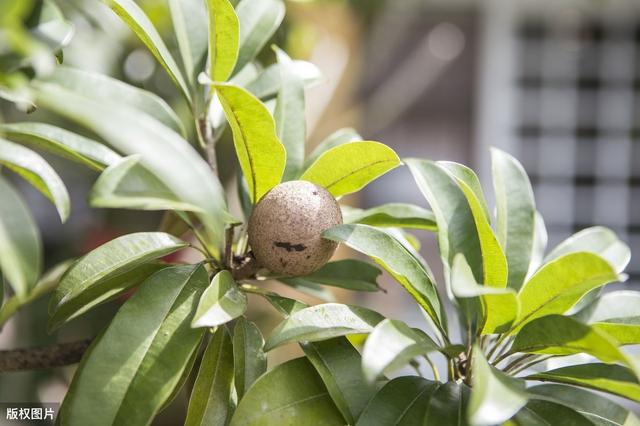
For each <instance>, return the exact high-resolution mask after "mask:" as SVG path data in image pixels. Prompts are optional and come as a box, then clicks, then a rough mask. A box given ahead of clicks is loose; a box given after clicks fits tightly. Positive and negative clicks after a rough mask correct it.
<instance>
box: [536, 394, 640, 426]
mask: <svg viewBox="0 0 640 426" xmlns="http://www.w3.org/2000/svg"><path fill="white" fill-rule="evenodd" d="M527 392H528V393H529V395H530V397H531V398H534V399H542V400H545V401H551V402H556V403H558V404H562V405H564V406H566V407H569V408H571V409H574V410H576V411H577V412H579V413H580V414H582V415H583V416H585V417H586V418H588V419H589V420H591V421H592V422H593V423H594V424H595V425H597V426H638V425H640V419H639V418H638V417H637V416H636V415H635V414H634V413H633V412H631V411H629V410H628V409H626V408H624V407H623V406H621V405H618V404H616V403H615V402H613V401H612V400H611V399H609V398H605V397H603V396H601V395H598V394H596V393H593V392H589V391H587V390H584V389H580V388H575V387H573V386H564V385H555V384H548V385H538V386H533V387H530V388H528V389H527Z"/></svg>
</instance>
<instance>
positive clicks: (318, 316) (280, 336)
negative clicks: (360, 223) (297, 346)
mask: <svg viewBox="0 0 640 426" xmlns="http://www.w3.org/2000/svg"><path fill="white" fill-rule="evenodd" d="M382 319H383V317H382V315H380V314H379V313H377V312H374V311H372V310H369V309H366V308H360V307H358V306H351V305H342V304H340V303H324V304H321V305H315V306H311V307H309V308H305V309H302V310H300V311H297V312H295V313H293V314H291V315H290V316H289V317H288V318H286V319H285V320H284V321H282V322H281V323H280V324H279V325H278V326H277V327H276V328H275V329H274V330H273V331H272V332H271V335H270V336H269V338H268V339H267V342H266V343H265V346H264V349H265V351H270V350H271V349H273V348H275V347H277V346H280V345H284V344H285V343H289V342H300V341H303V340H306V341H309V342H315V341H318V340H326V339H330V338H332V337H338V336H345V335H347V334H358V333H370V332H371V331H372V330H373V328H374V327H375V326H376V324H378V323H379V322H380V321H382Z"/></svg>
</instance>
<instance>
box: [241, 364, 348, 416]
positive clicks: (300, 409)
mask: <svg viewBox="0 0 640 426" xmlns="http://www.w3.org/2000/svg"><path fill="white" fill-rule="evenodd" d="M274 390H277V391H274ZM302 424H312V425H314V426H343V425H344V424H345V420H344V419H343V418H342V416H341V415H340V411H338V409H337V408H336V406H335V405H334V403H333V401H331V397H330V396H329V392H327V389H326V388H325V386H324V384H323V383H322V380H321V379H320V376H318V373H316V371H315V370H314V368H313V366H312V365H311V363H310V362H309V361H308V360H307V359H306V358H296V359H293V360H291V361H287V362H285V363H284V364H280V365H278V366H277V367H276V368H274V369H273V370H271V371H269V372H268V373H266V374H264V375H263V376H262V377H260V378H259V379H258V380H257V381H256V383H255V384H254V385H253V386H252V387H251V389H249V392H247V394H246V395H245V396H244V398H242V400H241V401H240V403H239V404H238V408H237V409H236V412H235V413H234V415H233V417H232V419H231V424H230V426H298V425H302Z"/></svg>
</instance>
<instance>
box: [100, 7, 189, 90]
mask: <svg viewBox="0 0 640 426" xmlns="http://www.w3.org/2000/svg"><path fill="white" fill-rule="evenodd" d="M103 1H104V2H105V3H106V4H107V5H108V6H109V7H110V8H111V9H112V10H113V11H114V12H115V13H116V14H117V15H118V16H119V17H120V19H122V21H123V22H124V23H125V24H127V26H129V28H131V30H132V31H133V32H134V33H135V34H136V36H138V38H139V39H140V41H142V43H144V45H145V46H147V49H149V51H150V52H151V54H152V55H153V56H154V57H155V58H156V60H157V61H158V62H160V65H162V67H163V68H164V69H165V71H167V74H169V77H171V79H172V80H173V82H174V83H175V84H176V86H178V89H180V91H181V93H182V94H183V95H184V97H185V99H186V100H187V102H191V95H190V92H189V87H188V86H187V83H186V82H185V80H184V77H183V76H182V73H181V72H180V68H178V64H177V63H176V61H175V60H174V59H173V56H171V53H170V52H169V49H167V46H166V45H165V44H164V41H162V37H160V34H158V31H157V30H156V29H155V27H154V26H153V24H152V23H151V21H150V20H149V18H148V17H147V15H145V13H144V12H143V10H142V9H141V8H140V6H138V5H137V4H136V3H135V2H134V1H133V0H103Z"/></svg>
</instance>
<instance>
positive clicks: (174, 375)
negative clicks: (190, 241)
mask: <svg viewBox="0 0 640 426" xmlns="http://www.w3.org/2000/svg"><path fill="white" fill-rule="evenodd" d="M206 285H207V273H206V271H205V270H204V268H203V267H202V266H200V265H183V266H175V267H171V268H166V269H164V270H162V271H160V272H158V273H157V274H154V275H153V276H152V277H151V278H149V279H148V280H147V281H146V282H145V283H144V284H143V285H142V286H141V287H140V289H139V290H138V291H137V292H136V293H135V294H134V295H133V296H132V297H131V298H130V299H129V300H128V301H127V302H125V304H124V305H123V306H122V307H121V308H120V310H119V311H118V313H117V314H116V316H115V317H114V318H113V320H112V321H111V323H110V324H109V325H108V327H107V329H106V330H105V331H104V332H103V334H102V335H101V336H100V337H99V338H98V339H97V340H96V341H94V343H93V345H92V348H91V349H90V351H89V352H88V353H87V354H85V356H84V358H83V361H82V363H81V365H80V367H79V368H78V371H77V372H76V374H75V375H74V378H73V381H72V383H71V387H70V390H69V392H68V393H67V395H66V397H65V399H64V402H63V404H62V407H61V409H60V413H59V417H58V420H59V421H60V423H61V424H64V425H89V424H90V425H95V426H100V425H112V424H149V423H150V422H151V420H152V419H153V417H154V416H155V415H156V414H157V412H158V411H159V409H160V408H161V407H162V406H163V404H164V403H165V401H166V400H167V399H168V397H169V396H170V395H172V393H173V391H174V389H175V387H176V385H178V384H179V382H180V379H181V378H182V376H183V372H184V370H185V368H187V367H188V365H189V361H190V360H191V357H192V355H193V353H194V351H195V350H196V349H197V348H198V347H199V344H200V340H201V338H202V334H203V333H204V330H201V329H193V328H191V327H189V322H190V319H191V315H192V314H193V309H194V307H195V304H196V303H197V300H198V297H199V296H200V293H202V291H203V290H204V288H205V286H206Z"/></svg>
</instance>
